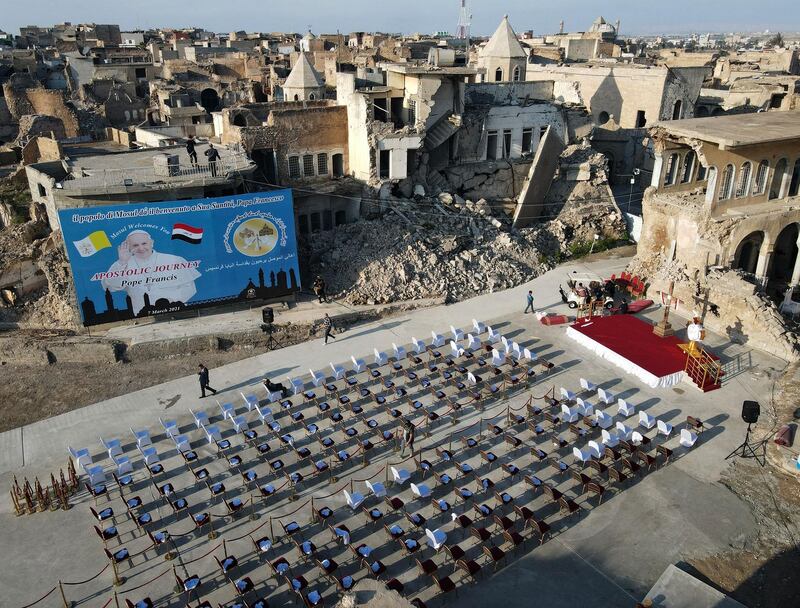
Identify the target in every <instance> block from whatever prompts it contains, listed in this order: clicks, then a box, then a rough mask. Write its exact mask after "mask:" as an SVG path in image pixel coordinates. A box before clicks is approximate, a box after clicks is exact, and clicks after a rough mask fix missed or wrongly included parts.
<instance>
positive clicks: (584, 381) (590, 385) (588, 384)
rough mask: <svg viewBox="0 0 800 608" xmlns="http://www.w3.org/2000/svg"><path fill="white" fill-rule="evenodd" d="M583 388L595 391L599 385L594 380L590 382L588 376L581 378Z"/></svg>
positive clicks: (591, 391)
mask: <svg viewBox="0 0 800 608" xmlns="http://www.w3.org/2000/svg"><path fill="white" fill-rule="evenodd" d="M581 388H582V389H583V390H585V391H589V392H590V393H593V392H594V391H595V390H596V389H597V385H596V384H595V383H594V382H589V381H588V380H587V379H586V378H581Z"/></svg>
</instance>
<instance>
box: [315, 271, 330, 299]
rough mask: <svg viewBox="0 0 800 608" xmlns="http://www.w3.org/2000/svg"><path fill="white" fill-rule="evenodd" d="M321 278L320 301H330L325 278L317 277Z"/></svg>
mask: <svg viewBox="0 0 800 608" xmlns="http://www.w3.org/2000/svg"><path fill="white" fill-rule="evenodd" d="M317 279H318V280H319V298H320V300H319V301H320V302H327V301H328V294H326V293H325V279H323V278H322V277H317Z"/></svg>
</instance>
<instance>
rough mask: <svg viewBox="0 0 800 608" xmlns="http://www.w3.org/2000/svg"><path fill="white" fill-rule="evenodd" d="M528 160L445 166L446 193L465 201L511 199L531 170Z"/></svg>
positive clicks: (519, 189)
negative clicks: (462, 198) (451, 193)
mask: <svg viewBox="0 0 800 608" xmlns="http://www.w3.org/2000/svg"><path fill="white" fill-rule="evenodd" d="M531 162H532V161H530V160H514V161H509V160H497V161H488V162H479V163H469V164H463V165H454V166H452V167H448V168H447V169H445V170H444V171H443V172H442V173H443V175H444V176H445V178H446V179H447V185H448V188H446V191H447V192H453V193H458V194H459V195H460V196H463V197H464V198H465V199H472V200H478V199H482V198H485V199H487V200H500V199H513V198H516V197H517V196H518V195H519V193H520V191H521V190H522V185H523V183H524V182H525V178H526V176H527V175H528V171H529V170H530V167H531Z"/></svg>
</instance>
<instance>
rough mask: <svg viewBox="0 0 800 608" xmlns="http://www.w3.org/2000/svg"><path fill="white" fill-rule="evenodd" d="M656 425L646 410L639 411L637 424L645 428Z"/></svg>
mask: <svg viewBox="0 0 800 608" xmlns="http://www.w3.org/2000/svg"><path fill="white" fill-rule="evenodd" d="M655 425H656V419H655V418H653V417H652V416H651V415H650V414H648V413H647V412H639V426H640V427H642V428H645V429H648V430H649V429H652V428H653V427H654V426H655Z"/></svg>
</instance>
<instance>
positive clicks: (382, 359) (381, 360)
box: [372, 348, 389, 366]
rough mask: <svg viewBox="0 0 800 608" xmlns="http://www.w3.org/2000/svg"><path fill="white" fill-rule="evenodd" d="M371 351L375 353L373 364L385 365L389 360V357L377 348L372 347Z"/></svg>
mask: <svg viewBox="0 0 800 608" xmlns="http://www.w3.org/2000/svg"><path fill="white" fill-rule="evenodd" d="M372 352H373V353H375V365H377V366H381V365H386V364H387V363H388V362H389V357H387V356H386V353H384V352H381V351H379V350H378V349H377V348H373V349H372Z"/></svg>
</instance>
